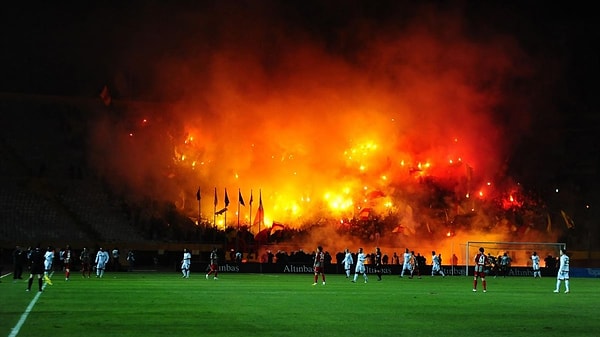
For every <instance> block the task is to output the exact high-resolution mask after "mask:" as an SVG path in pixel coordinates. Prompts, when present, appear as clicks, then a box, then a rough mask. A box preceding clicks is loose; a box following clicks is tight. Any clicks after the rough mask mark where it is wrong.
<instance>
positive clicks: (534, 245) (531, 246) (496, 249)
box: [465, 241, 567, 275]
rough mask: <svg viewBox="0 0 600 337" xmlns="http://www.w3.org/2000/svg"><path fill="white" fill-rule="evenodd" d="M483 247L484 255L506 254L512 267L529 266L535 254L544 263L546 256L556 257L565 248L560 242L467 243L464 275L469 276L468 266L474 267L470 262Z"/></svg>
mask: <svg viewBox="0 0 600 337" xmlns="http://www.w3.org/2000/svg"><path fill="white" fill-rule="evenodd" d="M480 247H483V249H485V253H486V254H491V255H492V256H493V257H498V256H500V255H504V253H508V256H510V258H511V265H513V266H531V255H532V254H533V252H536V253H537V255H539V257H540V260H541V261H544V259H545V258H546V257H547V256H549V255H550V256H552V257H556V256H558V255H559V253H560V249H561V248H566V247H567V244H566V243H560V242H494V241H467V244H466V251H465V253H466V254H467V255H466V259H465V260H466V263H465V275H469V264H471V265H474V262H473V261H472V260H473V258H474V257H475V255H477V253H478V252H479V248H480Z"/></svg>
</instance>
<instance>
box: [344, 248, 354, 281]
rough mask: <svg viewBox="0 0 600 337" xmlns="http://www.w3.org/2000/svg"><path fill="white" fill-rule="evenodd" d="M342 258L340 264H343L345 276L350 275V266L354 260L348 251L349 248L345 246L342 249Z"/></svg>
mask: <svg viewBox="0 0 600 337" xmlns="http://www.w3.org/2000/svg"><path fill="white" fill-rule="evenodd" d="M344 253H345V254H344V259H343V260H342V264H343V265H344V270H345V271H346V278H349V277H350V268H352V264H354V260H353V259H352V253H350V249H348V248H346V249H345V250H344Z"/></svg>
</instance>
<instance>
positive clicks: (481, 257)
mask: <svg viewBox="0 0 600 337" xmlns="http://www.w3.org/2000/svg"><path fill="white" fill-rule="evenodd" d="M487 264H488V258H487V256H486V255H485V254H484V249H483V247H480V248H479V253H477V255H475V272H474V274H473V291H477V277H478V276H479V277H480V278H481V284H482V285H483V292H484V293H485V292H486V291H487V283H486V282H485V266H486V265H487Z"/></svg>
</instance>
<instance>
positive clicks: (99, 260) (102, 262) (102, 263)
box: [94, 247, 110, 277]
mask: <svg viewBox="0 0 600 337" xmlns="http://www.w3.org/2000/svg"><path fill="white" fill-rule="evenodd" d="M109 258H110V257H109V256H108V252H106V251H104V248H102V247H100V250H98V253H96V259H95V260H94V262H95V263H96V277H103V276H104V270H105V269H106V263H107V262H108V259H109Z"/></svg>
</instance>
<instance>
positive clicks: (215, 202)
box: [215, 187, 219, 207]
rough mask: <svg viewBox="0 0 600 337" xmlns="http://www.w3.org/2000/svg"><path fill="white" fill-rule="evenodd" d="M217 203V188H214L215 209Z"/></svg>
mask: <svg viewBox="0 0 600 337" xmlns="http://www.w3.org/2000/svg"><path fill="white" fill-rule="evenodd" d="M217 203H219V199H217V188H216V187H215V207H217Z"/></svg>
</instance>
